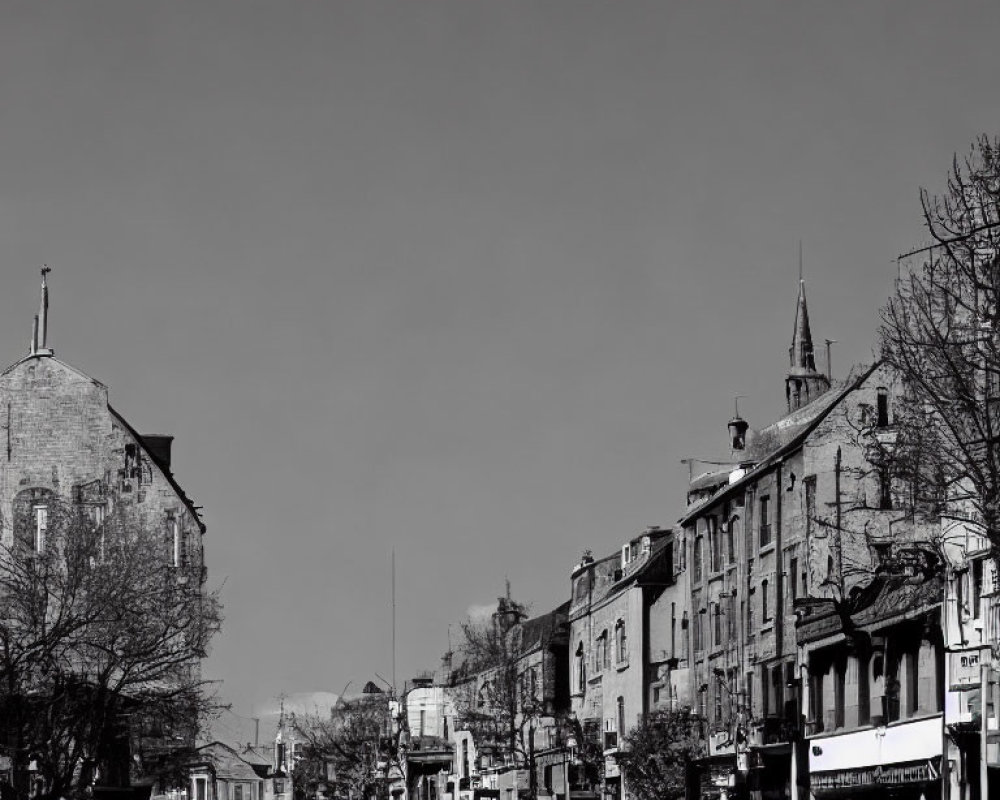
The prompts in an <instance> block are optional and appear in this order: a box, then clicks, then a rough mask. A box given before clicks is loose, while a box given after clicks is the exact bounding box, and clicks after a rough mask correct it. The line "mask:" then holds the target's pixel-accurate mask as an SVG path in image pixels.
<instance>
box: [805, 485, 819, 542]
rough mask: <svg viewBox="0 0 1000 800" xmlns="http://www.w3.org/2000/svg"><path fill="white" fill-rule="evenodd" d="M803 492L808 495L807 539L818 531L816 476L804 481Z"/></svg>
mask: <svg viewBox="0 0 1000 800" xmlns="http://www.w3.org/2000/svg"><path fill="white" fill-rule="evenodd" d="M802 490H803V491H804V492H805V495H806V539H807V540H808V538H809V537H810V536H812V535H813V532H814V531H815V529H816V476H815V475H810V476H809V477H808V478H805V479H803V481H802Z"/></svg>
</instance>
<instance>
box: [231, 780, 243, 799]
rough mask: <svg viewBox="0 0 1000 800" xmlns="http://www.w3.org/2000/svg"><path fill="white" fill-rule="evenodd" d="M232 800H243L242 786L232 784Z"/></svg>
mask: <svg viewBox="0 0 1000 800" xmlns="http://www.w3.org/2000/svg"><path fill="white" fill-rule="evenodd" d="M233 800H243V784H242V783H234V784H233Z"/></svg>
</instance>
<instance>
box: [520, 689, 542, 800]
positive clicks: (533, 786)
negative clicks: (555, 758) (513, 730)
mask: <svg viewBox="0 0 1000 800" xmlns="http://www.w3.org/2000/svg"><path fill="white" fill-rule="evenodd" d="M521 713H522V714H523V715H524V716H525V717H526V720H525V721H526V722H527V723H528V797H529V798H530V800H537V798H538V776H537V775H536V774H535V715H536V714H537V713H538V707H537V705H536V704H535V701H534V700H533V699H528V700H525V701H524V702H523V703H522V704H521ZM522 725H523V723H522Z"/></svg>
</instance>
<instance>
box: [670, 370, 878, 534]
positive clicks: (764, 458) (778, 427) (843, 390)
mask: <svg viewBox="0 0 1000 800" xmlns="http://www.w3.org/2000/svg"><path fill="white" fill-rule="evenodd" d="M880 365H881V362H880V361H876V362H874V363H873V364H871V365H870V366H868V367H865V368H861V369H859V370H857V372H856V374H855V375H854V377H850V376H849V377H848V378H847V379H846V380H845V381H844V382H843V383H841V384H840V385H839V386H835V387H834V388H832V389H830V390H829V391H827V392H824V393H823V394H821V395H820V396H819V397H817V398H816V399H815V400H813V401H812V402H811V403H809V404H808V405H804V406H802V408H799V409H796V410H795V411H793V412H791V413H790V414H786V415H785V416H784V417H782V418H781V419H779V420H778V421H776V422H773V423H771V424H770V425H768V426H767V427H766V428H762V429H761V430H760V431H758V432H756V434H755V435H754V436H753V437H752V438H750V439H749V440H748V442H747V455H746V459H745V461H747V462H750V463H753V466H752V467H751V468H750V469H748V470H747V472H746V474H744V475H743V476H741V477H740V478H739V479H738V480H735V481H733V482H732V483H730V484H728V485H726V486H724V487H723V488H722V489H720V490H719V491H718V492H716V493H715V494H714V495H712V496H711V497H708V498H706V499H705V500H703V501H702V502H700V503H698V504H697V505H696V506H694V507H693V508H691V509H689V510H688V511H686V512H685V513H684V515H683V516H682V517H681V518H680V521H679V522H680V524H681V525H687V524H688V523H690V522H691V521H692V520H694V519H696V518H697V517H698V516H700V515H701V513H702V512H703V511H704V510H705V509H706V508H708V507H709V506H712V505H714V504H715V503H717V502H718V501H719V500H721V499H723V498H725V497H728V496H729V495H730V494H735V493H736V492H737V491H739V490H741V489H742V488H743V487H744V486H745V485H746V484H747V483H749V482H751V481H752V480H755V479H757V478H758V477H760V475H761V474H762V473H764V472H766V471H767V470H769V469H771V467H773V466H774V465H775V464H778V463H780V462H781V461H782V460H783V459H784V457H785V456H787V455H788V454H789V453H792V452H794V451H795V450H797V449H798V448H799V447H801V445H802V443H803V442H804V441H805V439H806V437H807V436H809V434H810V433H812V432H813V431H814V430H816V428H817V427H819V424H820V423H821V422H822V421H823V420H824V419H826V418H827V417H828V416H829V415H830V412H831V411H833V410H834V409H835V408H836V407H837V406H838V405H840V403H841V402H843V400H844V398H846V397H847V396H848V395H849V394H850V393H851V392H853V391H855V390H856V389H859V388H860V387H861V386H862V385H863V384H864V382H865V381H866V380H868V378H869V377H870V376H871V374H872V373H873V372H874V371H875V370H876V369H877V368H878V367H879V366H880ZM754 462H756V463H754Z"/></svg>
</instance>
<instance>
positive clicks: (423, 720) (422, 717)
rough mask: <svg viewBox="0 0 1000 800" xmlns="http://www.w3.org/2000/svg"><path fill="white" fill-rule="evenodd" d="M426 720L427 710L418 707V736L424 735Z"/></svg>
mask: <svg viewBox="0 0 1000 800" xmlns="http://www.w3.org/2000/svg"><path fill="white" fill-rule="evenodd" d="M426 722H427V712H426V711H425V710H424V709H420V736H423V735H424V730H425V728H424V725H425V723H426Z"/></svg>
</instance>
